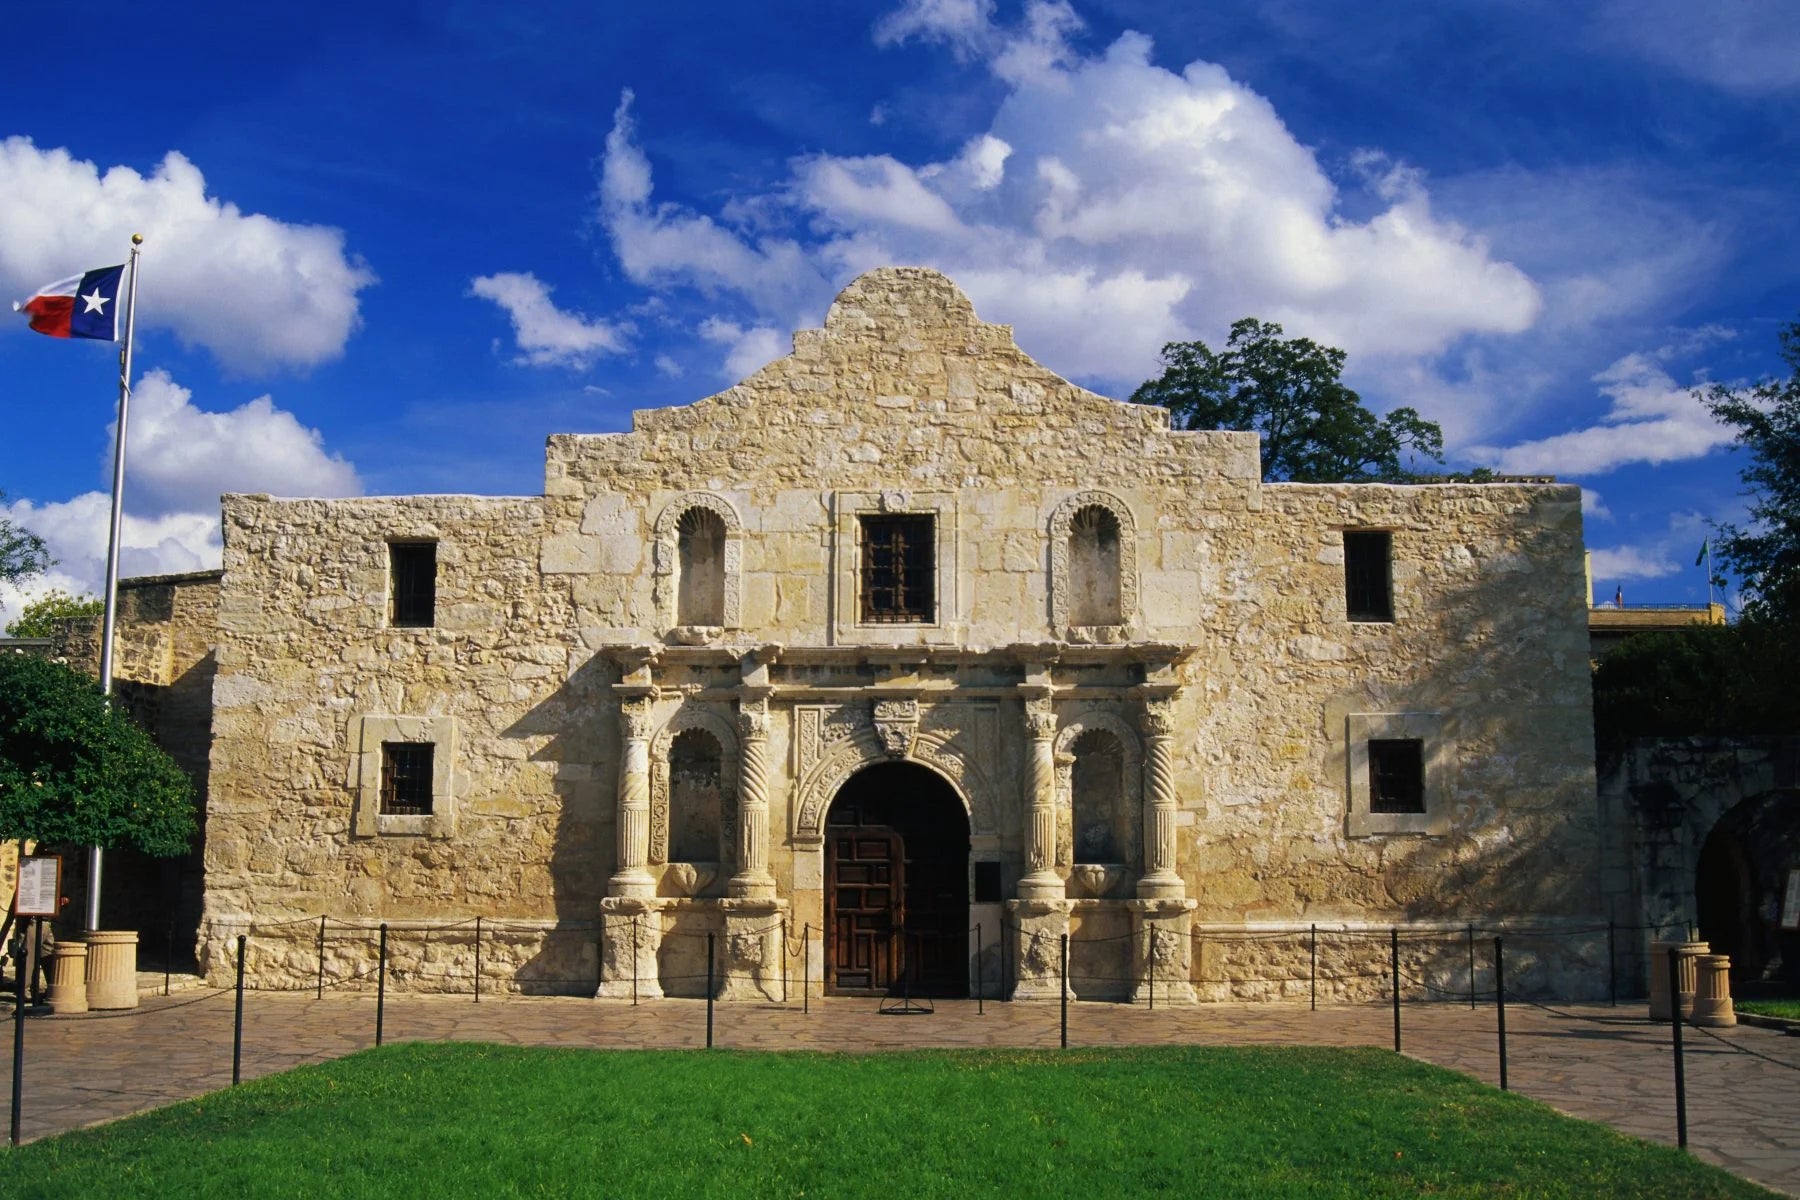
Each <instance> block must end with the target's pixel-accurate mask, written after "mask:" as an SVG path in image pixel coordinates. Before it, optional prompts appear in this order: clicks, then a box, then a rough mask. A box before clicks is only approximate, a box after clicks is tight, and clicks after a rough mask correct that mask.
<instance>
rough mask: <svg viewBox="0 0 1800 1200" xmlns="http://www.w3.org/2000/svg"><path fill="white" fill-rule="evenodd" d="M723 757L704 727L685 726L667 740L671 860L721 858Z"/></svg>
mask: <svg viewBox="0 0 1800 1200" xmlns="http://www.w3.org/2000/svg"><path fill="white" fill-rule="evenodd" d="M723 759H724V755H723V754H722V753H721V751H720V749H719V743H718V742H717V741H716V740H715V739H714V738H713V736H712V734H710V733H708V732H706V731H705V730H704V729H684V730H682V731H681V732H680V733H678V734H676V735H675V740H674V742H672V743H671V744H670V746H669V861H670V862H718V861H720V857H721V856H720V853H719V837H720V830H721V828H722V816H723V811H724V771H723Z"/></svg>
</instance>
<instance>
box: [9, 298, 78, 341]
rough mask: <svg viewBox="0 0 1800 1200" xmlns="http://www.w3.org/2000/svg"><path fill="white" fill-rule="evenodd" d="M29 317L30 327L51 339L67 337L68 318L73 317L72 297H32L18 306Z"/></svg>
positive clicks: (73, 300) (73, 299)
mask: <svg viewBox="0 0 1800 1200" xmlns="http://www.w3.org/2000/svg"><path fill="white" fill-rule="evenodd" d="M19 311H21V312H23V313H25V314H27V315H28V316H30V317H31V327H32V328H33V329H35V330H37V331H38V332H39V333H47V334H49V335H50V336H51V337H64V338H66V337H68V336H69V318H70V317H72V316H74V315H75V297H74V296H33V297H32V298H31V299H29V300H27V301H26V302H25V303H24V304H22V305H20V306H19Z"/></svg>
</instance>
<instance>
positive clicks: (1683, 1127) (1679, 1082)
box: [1669, 946, 1687, 1150]
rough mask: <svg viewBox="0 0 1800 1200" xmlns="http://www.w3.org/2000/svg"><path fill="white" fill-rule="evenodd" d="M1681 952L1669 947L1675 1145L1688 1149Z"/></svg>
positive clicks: (1683, 956) (1682, 955)
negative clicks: (1682, 1039)
mask: <svg viewBox="0 0 1800 1200" xmlns="http://www.w3.org/2000/svg"><path fill="white" fill-rule="evenodd" d="M1685 957H1686V955H1684V954H1683V953H1682V952H1681V951H1679V950H1677V949H1675V947H1673V946H1670V947H1669V1028H1670V1029H1671V1030H1672V1031H1673V1038H1674V1048H1675V1144H1676V1145H1678V1146H1680V1147H1681V1148H1682V1149H1683V1150H1686V1149H1687V1072H1686V1067H1685V1064H1683V1062H1682V1053H1681V1024H1682V1014H1681V960H1682V959H1683V958H1685Z"/></svg>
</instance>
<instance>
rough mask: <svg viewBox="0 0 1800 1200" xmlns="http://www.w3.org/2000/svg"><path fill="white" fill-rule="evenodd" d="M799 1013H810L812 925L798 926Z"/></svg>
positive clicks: (809, 923)
mask: <svg viewBox="0 0 1800 1200" xmlns="http://www.w3.org/2000/svg"><path fill="white" fill-rule="evenodd" d="M800 1011H801V1012H802V1013H810V1012H811V1011H812V923H811V922H810V921H809V922H807V923H806V924H804V925H802V926H800Z"/></svg>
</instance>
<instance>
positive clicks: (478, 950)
mask: <svg viewBox="0 0 1800 1200" xmlns="http://www.w3.org/2000/svg"><path fill="white" fill-rule="evenodd" d="M475 1003H477V1004H480V1003H481V918H480V917H476V918H475Z"/></svg>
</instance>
